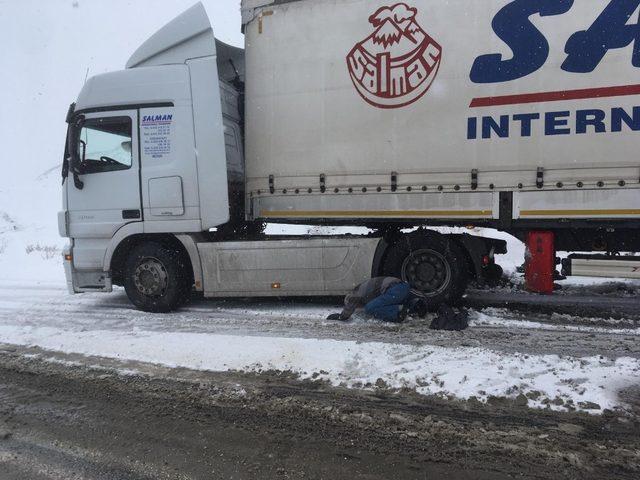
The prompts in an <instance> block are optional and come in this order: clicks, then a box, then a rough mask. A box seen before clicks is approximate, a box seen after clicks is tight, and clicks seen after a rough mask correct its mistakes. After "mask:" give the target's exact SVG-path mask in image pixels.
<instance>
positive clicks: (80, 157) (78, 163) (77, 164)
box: [71, 140, 87, 190]
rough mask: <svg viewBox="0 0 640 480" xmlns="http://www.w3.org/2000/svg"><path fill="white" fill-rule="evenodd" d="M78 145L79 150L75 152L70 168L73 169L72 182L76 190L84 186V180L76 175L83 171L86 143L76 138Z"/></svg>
mask: <svg viewBox="0 0 640 480" xmlns="http://www.w3.org/2000/svg"><path fill="white" fill-rule="evenodd" d="M78 145H79V146H80V149H81V152H78V153H76V155H75V159H73V160H72V161H73V165H72V167H71V170H72V171H73V184H74V185H75V186H76V188H77V189H78V190H82V189H83V188H84V182H83V181H82V180H80V177H79V176H78V175H82V174H83V173H84V161H85V159H86V155H87V143H86V142H85V141H83V140H78Z"/></svg>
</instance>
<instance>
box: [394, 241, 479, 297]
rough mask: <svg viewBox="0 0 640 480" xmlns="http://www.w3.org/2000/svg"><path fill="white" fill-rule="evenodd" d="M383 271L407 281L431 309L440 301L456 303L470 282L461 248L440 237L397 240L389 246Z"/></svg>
mask: <svg viewBox="0 0 640 480" xmlns="http://www.w3.org/2000/svg"><path fill="white" fill-rule="evenodd" d="M382 273H383V274H384V275H389V276H395V277H398V278H400V279H402V280H403V281H405V282H407V283H409V284H410V285H411V288H412V289H413V291H414V293H417V294H419V295H422V296H423V297H424V298H425V299H426V300H427V303H428V304H429V307H430V308H432V309H433V308H435V307H437V306H438V305H441V304H443V303H447V304H455V303H457V302H458V301H459V300H460V298H461V297H462V295H463V294H464V292H465V290H466V288H467V283H468V281H469V275H468V264H467V258H466V255H465V254H464V252H463V250H462V248H461V247H460V246H458V244H457V243H455V242H452V241H449V240H448V239H446V237H439V236H433V237H432V236H428V237H421V236H416V237H403V238H401V239H399V241H398V242H396V243H395V244H394V245H393V246H391V247H390V250H389V252H388V254H387V255H386V258H385V260H384V262H383V272H382Z"/></svg>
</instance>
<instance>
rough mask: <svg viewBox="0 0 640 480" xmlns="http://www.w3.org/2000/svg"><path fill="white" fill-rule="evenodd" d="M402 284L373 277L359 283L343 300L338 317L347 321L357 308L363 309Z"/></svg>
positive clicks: (395, 280)
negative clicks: (342, 307)
mask: <svg viewBox="0 0 640 480" xmlns="http://www.w3.org/2000/svg"><path fill="white" fill-rule="evenodd" d="M399 283H402V280H400V279H398V278H395V277H375V278H371V279H369V280H367V281H366V282H363V283H361V284H360V285H358V286H357V287H356V288H354V289H353V292H352V293H350V294H349V295H347V296H346V297H345V299H344V309H343V310H342V314H341V315H340V317H341V318H342V320H347V319H348V318H349V317H351V315H353V312H355V311H356V308H358V307H364V306H365V305H366V304H367V303H369V302H370V301H371V300H373V299H374V298H376V297H379V296H380V295H384V293H385V292H386V291H387V290H389V289H390V288H391V287H393V286H394V285H397V284H399Z"/></svg>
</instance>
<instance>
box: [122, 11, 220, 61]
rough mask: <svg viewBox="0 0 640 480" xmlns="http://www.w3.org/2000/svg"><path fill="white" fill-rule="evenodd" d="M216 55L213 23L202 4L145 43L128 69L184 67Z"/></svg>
mask: <svg viewBox="0 0 640 480" xmlns="http://www.w3.org/2000/svg"><path fill="white" fill-rule="evenodd" d="M215 54H216V42H215V37H214V35H213V30H212V28H211V23H210V22H209V17H208V16H207V12H206V10H205V8H204V6H203V5H202V3H200V2H199V3H197V4H196V5H194V6H193V7H191V8H190V9H189V10H187V11H186V12H184V13H183V14H182V15H180V16H178V17H176V18H175V19H174V20H172V21H171V22H169V23H168V24H167V25H165V26H164V27H162V28H161V29H160V30H158V31H157V32H156V33H155V34H154V35H153V36H151V38H149V39H148V40H147V41H146V42H144V43H143V44H142V45H141V46H140V48H138V50H136V52H135V53H134V54H133V55H132V56H131V58H130V59H129V61H128V62H127V68H137V67H150V66H156V65H171V64H183V63H185V62H186V61H187V60H189V59H192V58H201V57H208V56H213V55H215Z"/></svg>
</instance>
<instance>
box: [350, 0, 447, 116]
mask: <svg viewBox="0 0 640 480" xmlns="http://www.w3.org/2000/svg"><path fill="white" fill-rule="evenodd" d="M417 14H418V9H417V8H410V7H409V6H408V5H407V4H406V3H397V4H395V5H393V6H391V7H382V8H379V9H378V10H377V11H376V13H374V14H373V15H371V16H370V17H369V22H370V23H371V24H372V25H373V27H374V28H375V30H374V32H373V33H372V34H371V35H369V36H368V37H367V38H365V39H364V40H362V41H361V42H360V43H358V44H357V45H356V46H355V47H353V50H351V52H349V55H347V66H348V67H349V74H350V75H351V80H353V84H354V85H355V87H356V89H357V90H358V93H359V94H360V95H361V96H362V98H364V99H365V100H366V101H367V102H368V103H370V104H371V105H373V106H375V107H380V108H399V107H404V106H406V105H409V104H411V103H413V102H415V101H416V100H418V99H419V98H420V97H422V96H423V95H424V94H425V93H427V90H429V87H431V84H432V83H433V81H434V79H435V78H436V74H437V73H438V67H439V66H440V60H441V58H442V48H441V47H440V45H438V43H436V41H435V40H433V39H432V38H431V37H430V36H429V35H428V34H427V32H425V31H424V30H423V29H422V27H421V26H420V25H418V23H417V22H416V15H417Z"/></svg>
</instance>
